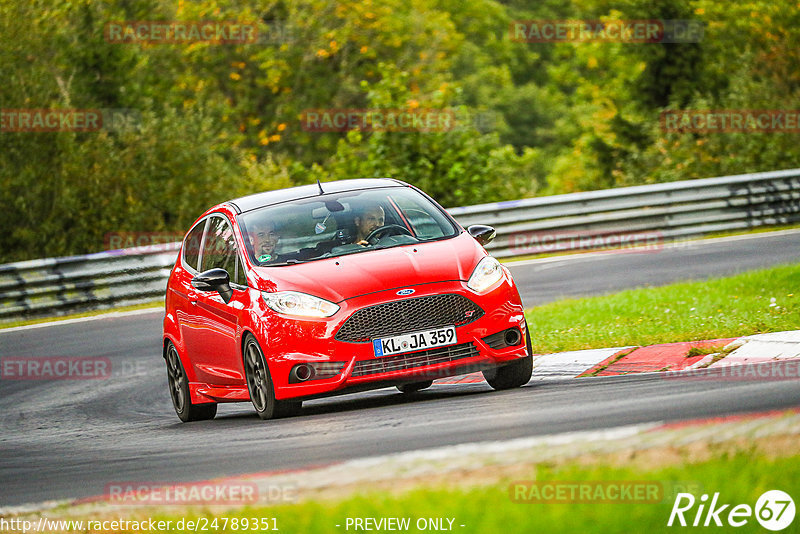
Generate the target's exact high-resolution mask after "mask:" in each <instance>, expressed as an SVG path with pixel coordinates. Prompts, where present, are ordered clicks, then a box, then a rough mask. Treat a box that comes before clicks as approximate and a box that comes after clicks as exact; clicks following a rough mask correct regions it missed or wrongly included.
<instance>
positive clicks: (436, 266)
mask: <svg viewBox="0 0 800 534" xmlns="http://www.w3.org/2000/svg"><path fill="white" fill-rule="evenodd" d="M484 256H486V252H485V251H484V250H483V248H482V247H481V246H480V245H479V244H478V243H477V242H476V241H475V240H474V239H473V238H472V236H470V235H469V234H468V233H466V232H462V233H461V234H460V235H458V236H456V237H454V238H452V239H447V240H444V241H434V242H431V243H419V244H416V245H403V246H399V247H393V248H388V249H382V250H374V251H367V252H359V253H356V254H349V255H345V256H339V257H337V258H327V259H323V260H316V261H311V262H308V263H301V264H297V265H286V266H281V267H256V272H257V273H258V275H259V277H260V279H261V280H260V282H261V284H260V289H262V290H267V291H287V290H292V291H301V292H303V293H308V294H311V295H315V296H317V297H321V298H324V299H326V300H329V301H331V302H341V301H343V300H347V299H350V298H353V297H358V296H360V295H365V294H367V293H374V292H377V291H385V290H391V289H400V288H404V287H410V286H414V285H418V284H427V283H432V282H442V281H447V280H464V281H466V280H468V279H469V276H470V275H471V274H472V271H473V270H474V269H475V266H476V265H477V263H478V261H480V259H481V258H483V257H484Z"/></svg>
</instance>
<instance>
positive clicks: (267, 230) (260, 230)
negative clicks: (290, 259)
mask: <svg viewBox="0 0 800 534" xmlns="http://www.w3.org/2000/svg"><path fill="white" fill-rule="evenodd" d="M280 239H281V236H280V234H279V233H278V229H277V228H276V226H275V223H273V222H272V221H263V222H257V223H255V224H254V225H253V228H252V231H251V233H250V244H251V245H253V252H254V253H255V256H256V259H257V260H258V261H259V262H260V263H270V262H273V261H275V260H277V259H278V254H277V253H276V252H275V248H276V247H277V246H278V241H280Z"/></svg>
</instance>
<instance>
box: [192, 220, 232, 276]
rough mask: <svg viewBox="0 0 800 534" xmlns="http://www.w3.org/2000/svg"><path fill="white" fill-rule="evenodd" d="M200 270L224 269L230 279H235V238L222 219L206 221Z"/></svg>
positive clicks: (226, 221) (229, 227)
mask: <svg viewBox="0 0 800 534" xmlns="http://www.w3.org/2000/svg"><path fill="white" fill-rule="evenodd" d="M201 262H202V269H200V270H201V271H207V270H208V269H225V270H226V271H228V275H229V276H230V277H231V281H233V280H235V278H236V274H237V271H236V262H237V253H236V238H235V237H234V235H233V229H232V228H231V225H230V223H228V220H227V219H225V218H224V217H219V216H216V217H211V218H210V219H209V221H208V228H207V230H206V238H205V241H204V242H203V255H202V259H201Z"/></svg>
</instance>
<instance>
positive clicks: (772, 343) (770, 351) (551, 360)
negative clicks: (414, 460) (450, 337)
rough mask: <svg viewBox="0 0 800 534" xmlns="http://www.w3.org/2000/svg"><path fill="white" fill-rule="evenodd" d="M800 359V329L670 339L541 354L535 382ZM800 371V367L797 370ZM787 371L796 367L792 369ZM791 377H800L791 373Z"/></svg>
mask: <svg viewBox="0 0 800 534" xmlns="http://www.w3.org/2000/svg"><path fill="white" fill-rule="evenodd" d="M693 348H696V349H706V351H707V350H708V349H710V348H718V349H719V352H715V353H711V354H698V355H696V356H688V354H689V351H690V350H692V349H693ZM798 359H800V330H790V331H787V332H772V333H769V334H757V335H753V336H745V337H740V338H726V339H711V340H703V341H686V342H682V343H664V344H660V345H649V346H645V347H636V346H629V347H612V348H605V349H589V350H576V351H569V352H557V353H553V354H542V355H535V356H534V359H533V375H532V377H531V380H532V381H536V380H549V379H560V378H577V377H587V376H614V375H625V374H635V373H653V372H663V371H667V372H669V371H684V370H695V369H702V368H709V369H724V368H729V367H735V366H740V365H752V364H760V363H768V362H787V361H791V360H798ZM793 370H794V371H797V369H793ZM787 371H789V372H792V370H790V369H788V368H787ZM787 377H788V378H798V377H799V376H798V373H795V374H794V376H790V375H788V374H787ZM483 381H484V378H483V375H482V374H481V373H471V374H468V375H464V376H457V377H452V378H443V379H440V380H437V381H436V382H435V384H442V385H450V384H470V383H480V382H483Z"/></svg>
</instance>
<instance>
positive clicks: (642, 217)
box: [449, 169, 800, 258]
mask: <svg viewBox="0 0 800 534" xmlns="http://www.w3.org/2000/svg"><path fill="white" fill-rule="evenodd" d="M449 211H450V213H451V214H452V215H453V217H455V218H456V220H458V222H459V223H461V224H462V225H463V226H464V227H466V226H469V225H471V224H489V225H492V226H494V227H495V229H496V230H497V238H496V239H495V240H494V241H493V242H492V243H490V244H489V246H487V247H486V248H487V250H489V251H490V252H491V253H492V255H493V256H495V257H498V258H507V257H513V256H522V255H527V254H536V253H543V252H556V251H565V250H575V249H591V248H596V247H597V246H599V247H603V248H614V247H615V246H617V247H625V246H631V245H635V244H642V245H653V244H656V245H659V244H662V243H664V242H666V241H672V240H676V239H681V238H690V237H698V236H703V235H707V234H710V233H716V232H727V231H736V230H746V229H749V228H756V227H759V226H771V225H785V224H793V223H796V222H798V221H800V169H792V170H786V171H775V172H763V173H755V174H742V175H738V176H725V177H722V178H705V179H700V180H688V181H684V182H670V183H663V184H654V185H642V186H634V187H624V188H618V189H606V190H602V191H589V192H583V193H570V194H566V195H557V196H550V197H537V198H530V199H524V200H515V201H510V202H496V203H492V204H482V205H478V206H468V207H463V208H453V209H451V210H449Z"/></svg>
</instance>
